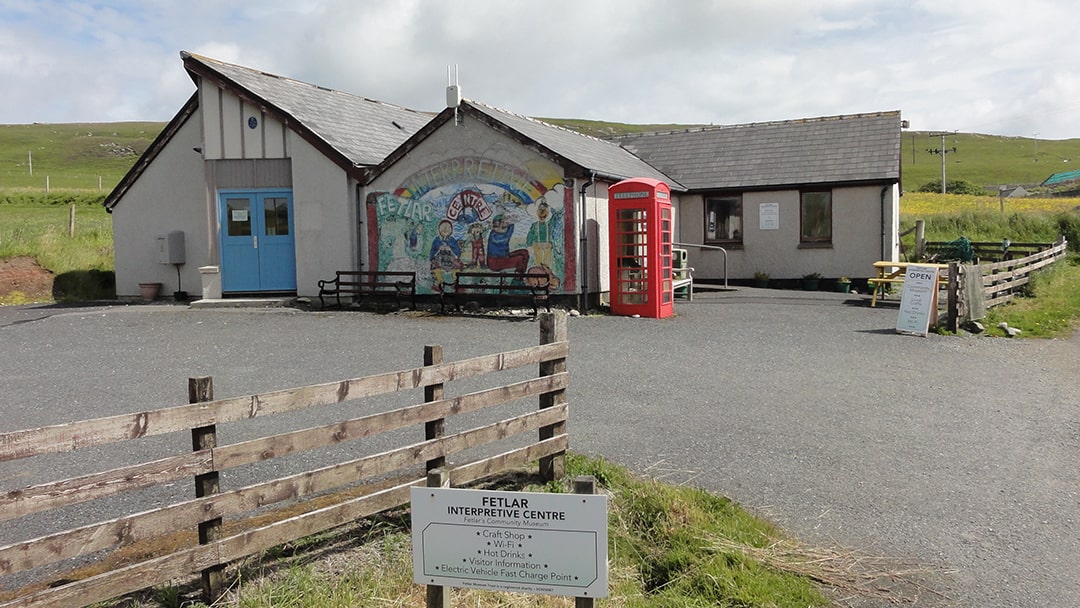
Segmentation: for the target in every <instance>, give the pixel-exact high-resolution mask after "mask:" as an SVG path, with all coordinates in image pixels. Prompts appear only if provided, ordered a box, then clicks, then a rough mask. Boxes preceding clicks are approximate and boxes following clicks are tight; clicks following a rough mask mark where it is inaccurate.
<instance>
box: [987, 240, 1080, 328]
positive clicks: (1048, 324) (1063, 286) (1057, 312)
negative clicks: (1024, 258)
mask: <svg viewBox="0 0 1080 608" xmlns="http://www.w3.org/2000/svg"><path fill="white" fill-rule="evenodd" d="M1002 322H1004V323H1007V324H1008V325H1009V327H1015V328H1017V329H1020V330H1022V331H1023V332H1024V333H1023V334H1021V335H1023V336H1028V337H1033V338H1056V337H1061V336H1067V335H1069V334H1070V333H1071V332H1072V331H1073V330H1074V329H1075V328H1076V327H1077V325H1078V324H1080V255H1078V254H1070V256H1069V257H1068V258H1067V259H1066V260H1064V261H1062V262H1058V263H1057V264H1054V265H1052V266H1050V267H1049V268H1047V269H1045V270H1041V271H1039V272H1037V273H1035V274H1034V275H1033V276H1032V279H1031V283H1030V284H1029V285H1028V289H1027V290H1026V291H1025V293H1024V295H1023V296H1021V297H1017V298H1013V300H1012V301H1010V302H1009V303H1008V304H1005V305H1003V306H997V307H994V308H991V309H990V310H988V311H987V314H986V319H985V323H984V324H985V325H987V326H990V327H994V326H997V324H998V323H1002Z"/></svg>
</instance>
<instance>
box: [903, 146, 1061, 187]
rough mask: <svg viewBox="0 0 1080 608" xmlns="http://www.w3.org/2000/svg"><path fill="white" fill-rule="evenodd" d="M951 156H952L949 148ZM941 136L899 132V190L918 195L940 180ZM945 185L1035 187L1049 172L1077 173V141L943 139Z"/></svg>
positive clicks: (1049, 174)
mask: <svg viewBox="0 0 1080 608" xmlns="http://www.w3.org/2000/svg"><path fill="white" fill-rule="evenodd" d="M953 147H955V148H956V152H952V151H951V150H952V148H953ZM938 148H941V137H940V136H939V137H931V136H930V133H929V132H927V131H904V132H903V135H902V137H901V158H902V163H901V171H902V176H903V184H902V186H903V188H904V190H908V191H911V190H918V189H919V187H920V186H922V185H923V184H926V183H927V182H931V181H935V180H940V179H941V156H940V155H938V154H932V153H930V152H927V149H938ZM945 148H946V149H947V150H950V152H948V153H947V154H946V155H945V181H946V182H949V181H952V180H957V179H962V180H966V181H969V182H971V183H973V184H975V185H978V186H982V187H984V188H988V189H990V190H991V191H996V190H997V188H998V186H1000V185H1009V186H1018V185H1023V186H1025V187H1027V186H1034V185H1037V184H1040V183H1042V181H1043V180H1045V179H1046V178H1048V177H1050V176H1051V175H1053V174H1054V173H1060V172H1063V171H1074V170H1077V169H1080V139H1062V140H1046V139H1039V140H1036V139H1034V138H1031V137H1002V136H998V135H980V134H977V133H956V134H952V135H947V136H945Z"/></svg>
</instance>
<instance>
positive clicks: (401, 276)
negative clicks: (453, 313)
mask: <svg viewBox="0 0 1080 608" xmlns="http://www.w3.org/2000/svg"><path fill="white" fill-rule="evenodd" d="M391 293H392V294H394V302H395V303H396V304H397V305H398V307H401V296H402V295H404V294H408V295H409V298H410V302H411V304H412V307H413V308H414V309H415V308H416V273H415V272H381V271H374V270H339V271H337V273H336V276H335V277H334V278H332V279H328V280H320V281H319V305H320V306H322V307H323V308H325V307H326V301H325V300H324V299H323V298H324V297H325V296H334V298H336V300H337V305H338V308H341V296H342V294H344V295H351V296H374V295H390V294H391Z"/></svg>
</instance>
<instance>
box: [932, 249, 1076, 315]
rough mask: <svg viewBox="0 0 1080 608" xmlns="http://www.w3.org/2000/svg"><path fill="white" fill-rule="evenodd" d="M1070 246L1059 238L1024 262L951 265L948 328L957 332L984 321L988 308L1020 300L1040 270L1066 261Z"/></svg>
mask: <svg viewBox="0 0 1080 608" xmlns="http://www.w3.org/2000/svg"><path fill="white" fill-rule="evenodd" d="M1067 248H1068V242H1067V241H1066V240H1065V237H1064V236H1063V237H1061V238H1059V239H1058V240H1057V241H1055V242H1054V243H1053V244H1051V245H1050V246H1045V245H1044V246H1042V248H1041V251H1038V252H1036V253H1032V254H1031V255H1028V256H1026V257H1023V258H1017V259H1012V260H1004V261H1000V262H994V263H991V264H960V263H957V262H950V263H949V287H948V294H949V295H948V309H949V311H948V328H949V330H950V331H956V330H957V328H958V327H959V326H960V325H962V324H963V323H964V322H965V321H968V320H972V319H980V318H982V317H983V316H984V315H985V311H986V309H988V308H992V307H994V306H998V305H1001V304H1004V303H1006V302H1008V301H1009V300H1011V299H1013V298H1014V297H1016V295H1017V294H1018V293H1019V290H1020V288H1021V287H1023V286H1024V285H1027V284H1028V283H1030V282H1031V275H1032V273H1034V272H1035V271H1037V270H1040V269H1042V268H1045V267H1047V266H1049V265H1050V264H1053V263H1054V262H1056V261H1058V260H1060V259H1062V258H1064V257H1065V255H1066V253H1067Z"/></svg>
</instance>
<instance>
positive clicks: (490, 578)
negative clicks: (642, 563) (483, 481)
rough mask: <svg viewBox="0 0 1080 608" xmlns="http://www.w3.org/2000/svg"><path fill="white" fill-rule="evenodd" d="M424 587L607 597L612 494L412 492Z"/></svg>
mask: <svg viewBox="0 0 1080 608" xmlns="http://www.w3.org/2000/svg"><path fill="white" fill-rule="evenodd" d="M412 540H413V580H414V581H415V582H416V583H418V584H421V585H443V586H448V587H468V588H471V589H490V590H496V591H515V592H521V593H542V594H546V595H568V596H574V597H607V595H608V571H607V497H606V496H602V495H593V494H544V493H539V492H497V491H487V490H461V489H453V488H413V489H412Z"/></svg>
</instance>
